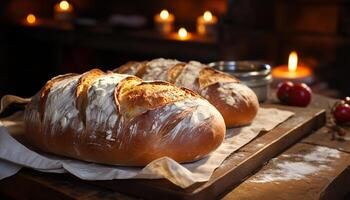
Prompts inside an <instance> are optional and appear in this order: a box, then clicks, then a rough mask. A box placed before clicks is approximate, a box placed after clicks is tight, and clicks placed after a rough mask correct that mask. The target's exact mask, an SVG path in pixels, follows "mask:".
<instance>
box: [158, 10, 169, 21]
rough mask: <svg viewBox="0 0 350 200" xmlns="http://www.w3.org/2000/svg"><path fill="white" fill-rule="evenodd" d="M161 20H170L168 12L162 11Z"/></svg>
mask: <svg viewBox="0 0 350 200" xmlns="http://www.w3.org/2000/svg"><path fill="white" fill-rule="evenodd" d="M160 18H162V19H168V18H169V12H168V11H167V10H162V12H160Z"/></svg>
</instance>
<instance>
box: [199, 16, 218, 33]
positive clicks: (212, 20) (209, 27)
mask: <svg viewBox="0 0 350 200" xmlns="http://www.w3.org/2000/svg"><path fill="white" fill-rule="evenodd" d="M217 21H218V19H217V18H216V17H215V16H214V15H213V14H212V13H211V12H210V11H205V12H204V14H203V15H202V16H199V17H198V18H197V32H198V33H199V34H203V35H204V34H208V35H214V34H216V24H217Z"/></svg>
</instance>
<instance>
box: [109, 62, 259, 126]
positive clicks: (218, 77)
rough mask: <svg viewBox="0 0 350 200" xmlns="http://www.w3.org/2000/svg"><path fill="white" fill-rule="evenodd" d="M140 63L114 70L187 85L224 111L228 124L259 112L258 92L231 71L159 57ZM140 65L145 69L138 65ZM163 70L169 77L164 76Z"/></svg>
mask: <svg viewBox="0 0 350 200" xmlns="http://www.w3.org/2000/svg"><path fill="white" fill-rule="evenodd" d="M140 63H141V62H140ZM140 63H138V62H135V61H133V62H132V64H131V63H129V64H127V65H123V67H122V68H117V69H115V70H113V71H115V72H117V73H126V74H131V75H136V76H138V77H140V78H142V79H144V78H146V79H147V80H152V79H153V80H163V81H168V82H170V83H174V84H175V85H176V86H180V87H187V88H189V89H191V90H193V91H195V92H197V93H198V94H200V95H201V96H202V97H204V98H206V99H207V100H208V101H209V102H210V103H212V104H213V105H214V106H215V107H216V108H217V109H218V110H219V111H220V113H221V114H222V116H223V118H224V119H225V123H226V126H227V127H236V126H242V125H247V124H250V123H251V122H252V120H253V119H254V118H255V116H256V114H257V112H258V109H259V102H258V98H257V96H256V95H255V93H254V92H253V91H252V90H251V89H250V88H248V87H246V86H245V85H243V84H242V83H240V81H239V80H238V79H237V78H235V77H234V76H232V75H230V74H227V73H224V72H220V71H218V70H215V69H213V68H211V67H208V66H207V65H204V64H202V63H199V62H196V61H190V62H188V63H184V62H180V61H176V60H171V59H163V58H158V59H154V60H151V61H143V62H142V64H140ZM150 63H151V64H150ZM138 65H142V68H141V67H135V66H138ZM151 65H152V66H151ZM138 69H142V70H140V71H138ZM162 71H163V72H162ZM164 71H165V72H164ZM164 73H165V74H167V76H162V75H161V74H164Z"/></svg>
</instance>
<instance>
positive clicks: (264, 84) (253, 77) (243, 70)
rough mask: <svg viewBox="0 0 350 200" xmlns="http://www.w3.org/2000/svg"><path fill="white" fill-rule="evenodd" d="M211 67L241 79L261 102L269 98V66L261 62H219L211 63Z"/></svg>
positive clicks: (270, 78)
mask: <svg viewBox="0 0 350 200" xmlns="http://www.w3.org/2000/svg"><path fill="white" fill-rule="evenodd" d="M209 66H210V67H213V68H215V69H217V70H220V71H223V72H226V73H229V74H231V75H233V76H235V77H237V78H238V79H240V80H241V81H242V82H243V83H244V84H246V85H247V86H248V87H250V88H251V89H252V90H253V91H254V92H255V94H256V95H257V96H258V99H259V101H260V102H264V101H265V100H266V99H267V98H268V96H269V92H270V83H271V82H272V75H271V66H270V65H269V64H266V63H263V62H259V61H218V62H212V63H209Z"/></svg>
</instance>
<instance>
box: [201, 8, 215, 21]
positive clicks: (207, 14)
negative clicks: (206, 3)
mask: <svg viewBox="0 0 350 200" xmlns="http://www.w3.org/2000/svg"><path fill="white" fill-rule="evenodd" d="M203 18H204V20H205V21H207V22H208V21H211V20H212V19H213V15H212V14H211V12H210V11H205V12H204V15H203Z"/></svg>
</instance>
